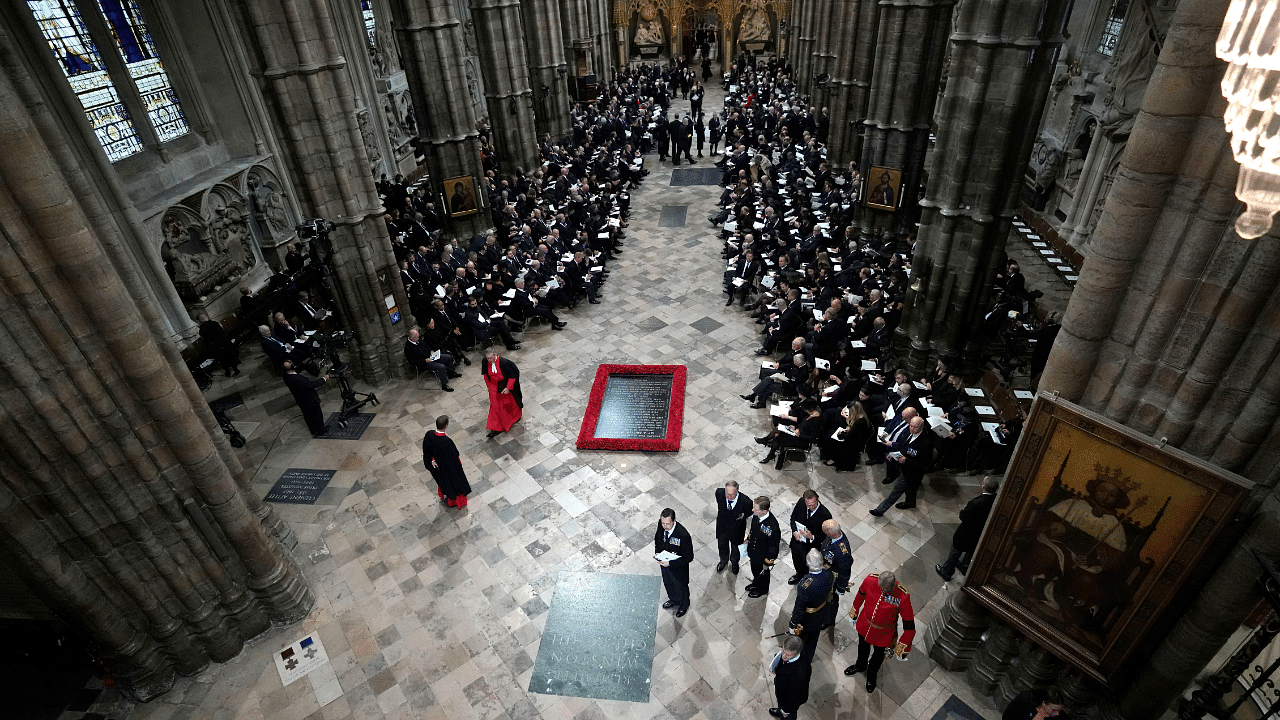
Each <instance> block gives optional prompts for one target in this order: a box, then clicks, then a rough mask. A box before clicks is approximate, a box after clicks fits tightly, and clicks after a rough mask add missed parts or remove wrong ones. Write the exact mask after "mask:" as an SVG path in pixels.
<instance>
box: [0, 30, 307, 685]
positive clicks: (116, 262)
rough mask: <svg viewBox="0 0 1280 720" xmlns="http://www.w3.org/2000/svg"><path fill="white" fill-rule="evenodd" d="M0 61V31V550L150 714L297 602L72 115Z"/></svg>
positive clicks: (291, 618)
mask: <svg viewBox="0 0 1280 720" xmlns="http://www.w3.org/2000/svg"><path fill="white" fill-rule="evenodd" d="M15 47H18V44H17V43H16V41H15V39H14V38H13V37H12V36H10V35H8V33H7V31H6V30H5V28H4V27H3V26H0V423H3V424H4V427H5V428H6V432H5V433H4V434H3V436H2V437H0V548H3V552H4V553H5V555H6V557H8V558H9V560H10V561H11V563H12V565H13V568H14V570H15V571H16V572H18V573H19V574H21V575H22V577H23V578H24V580H25V581H26V582H27V583H28V584H29V585H30V586H31V587H32V589H33V590H34V591H35V592H36V593H38V594H39V595H40V596H41V598H42V599H43V601H44V602H45V603H46V604H47V605H48V606H49V607H50V608H51V609H53V610H54V612H56V613H57V614H58V615H59V616H60V617H62V618H63V619H65V620H66V621H67V622H68V623H70V624H72V625H73V626H75V627H76V629H77V630H78V631H79V632H81V633H83V634H84V635H85V637H87V638H89V639H90V640H92V641H93V642H94V644H95V645H97V647H98V648H99V649H100V651H101V652H102V656H103V659H104V660H105V661H106V662H107V664H108V666H109V667H110V668H111V669H112V671H113V673H115V674H116V675H117V677H118V679H119V680H120V681H121V683H122V685H123V687H124V688H125V690H126V691H128V692H131V693H133V694H135V695H137V696H138V697H139V698H142V699H144V700H146V699H151V698H154V697H155V696H157V695H159V694H160V693H162V692H164V691H165V690H167V689H168V688H169V686H170V685H171V684H172V682H173V678H174V675H175V674H176V673H180V674H192V673H194V672H198V671H199V670H200V669H201V668H203V667H204V666H205V665H207V664H208V663H209V661H211V660H213V661H225V660H227V659H230V658H231V657H233V656H235V655H236V654H237V653H239V651H240V649H241V648H242V647H243V645H244V643H245V641H247V640H249V639H251V638H253V637H254V636H256V635H259V634H261V633H263V632H265V631H267V630H269V629H270V627H271V624H272V622H277V623H292V622H296V621H297V620H300V619H302V618H303V617H305V616H306V615H307V614H308V612H309V611H310V609H311V606H312V604H313V602H314V599H313V597H312V596H311V593H310V590H309V589H308V588H307V586H306V583H305V581H304V580H303V578H302V574H301V572H300V571H299V569H298V568H297V566H296V565H295V564H294V562H293V560H292V558H291V557H290V556H289V554H288V552H287V551H286V550H285V549H284V548H283V546H282V544H281V541H292V538H291V536H279V537H273V536H272V533H271V532H270V530H269V527H270V526H272V525H274V524H275V523H276V519H275V518H274V516H273V514H272V513H271V512H270V508H269V507H267V506H264V505H262V503H261V502H260V501H259V500H258V499H257V498H256V496H255V495H253V494H251V493H250V492H247V488H248V481H249V473H248V472H247V471H246V470H245V469H244V468H243V467H241V465H240V463H239V461H238V460H237V459H236V456H235V454H234V452H233V451H232V450H231V448H230V446H229V445H228V443H227V441H226V439H225V436H223V434H222V432H221V431H220V430H219V429H218V425H217V422H216V421H215V420H214V418H213V415H212V413H211V412H210V410H209V408H208V405H207V404H206V403H205V401H204V399H203V397H202V395H201V393H200V390H199V388H198V387H196V384H195V382H194V380H193V379H192V378H191V374H190V372H188V371H187V369H186V366H185V364H184V363H183V360H182V357H181V355H180V354H179V353H178V351H177V348H176V346H175V345H173V343H172V342H171V341H170V339H169V338H168V337H167V332H166V326H165V323H164V322H163V320H162V319H161V314H160V310H159V307H158V305H157V304H156V302H155V299H154V297H153V296H152V295H151V294H150V293H149V292H148V291H147V290H146V282H145V280H144V279H143V278H142V277H141V276H140V275H139V273H138V270H137V267H136V265H135V264H134V262H133V260H132V258H131V257H130V254H129V251H128V250H127V249H126V245H127V244H129V243H133V242H141V241H144V240H143V239H141V238H131V237H129V233H130V232H132V229H131V227H132V226H131V225H130V224H128V222H127V220H125V221H123V222H122V221H121V218H120V215H119V213H118V212H117V211H116V210H115V209H114V208H113V207H112V202H113V200H112V198H111V197H110V196H109V195H104V194H103V193H102V192H101V191H99V190H98V189H97V186H96V184H95V183H94V182H93V181H92V179H91V177H90V175H91V172H90V171H89V170H88V169H89V168H92V167H93V164H92V161H91V160H89V159H88V158H86V157H84V156H83V153H86V152H97V148H92V149H88V148H85V146H84V144H83V138H82V137H81V136H80V135H79V134H78V131H76V130H72V133H73V135H70V136H69V135H68V134H67V128H68V125H67V124H66V118H67V117H72V116H74V113H77V112H78V111H79V109H78V108H67V107H64V106H62V105H61V104H60V103H59V101H58V100H57V99H56V98H49V97H47V96H42V95H40V94H39V90H38V88H40V87H41V85H40V84H38V83H37V82H36V80H35V77H33V75H32V74H31V72H30V71H29V69H28V68H27V67H26V66H24V65H23V64H22V60H21V59H20V58H19V57H18V54H17V53H15V52H13V51H12V48H15ZM71 127H73V128H74V127H75V126H74V124H73V125H72V126H71ZM89 137H91V135H90V136H89ZM206 529H207V530H206Z"/></svg>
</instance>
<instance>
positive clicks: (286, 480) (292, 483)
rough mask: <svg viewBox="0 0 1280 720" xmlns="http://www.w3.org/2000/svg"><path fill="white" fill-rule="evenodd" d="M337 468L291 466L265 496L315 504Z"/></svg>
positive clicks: (297, 503)
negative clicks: (323, 468) (321, 468)
mask: <svg viewBox="0 0 1280 720" xmlns="http://www.w3.org/2000/svg"><path fill="white" fill-rule="evenodd" d="M335 472H337V471H336V470H307V469H306V468H289V469H288V470H285V471H284V473H283V474H282V475H281V476H280V479H279V480H277V481H276V484H275V485H273V486H271V491H270V492H268V493H267V496H266V497H265V498H263V500H266V501H268V502H281V503H293V504H295V505H314V504H315V502H316V498H318V497H320V493H321V492H323V491H324V489H325V487H326V486H327V485H328V484H329V481H330V480H332V479H333V475H334V473H335Z"/></svg>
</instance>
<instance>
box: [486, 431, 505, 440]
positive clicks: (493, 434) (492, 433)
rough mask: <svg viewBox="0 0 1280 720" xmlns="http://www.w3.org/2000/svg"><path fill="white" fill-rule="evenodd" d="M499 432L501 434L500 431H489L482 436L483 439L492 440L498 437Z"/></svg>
mask: <svg viewBox="0 0 1280 720" xmlns="http://www.w3.org/2000/svg"><path fill="white" fill-rule="evenodd" d="M500 432H502V431H501V430H490V431H489V432H487V433H485V434H484V436H485V437H487V438H489V439H493V438H496V437H498V433H500Z"/></svg>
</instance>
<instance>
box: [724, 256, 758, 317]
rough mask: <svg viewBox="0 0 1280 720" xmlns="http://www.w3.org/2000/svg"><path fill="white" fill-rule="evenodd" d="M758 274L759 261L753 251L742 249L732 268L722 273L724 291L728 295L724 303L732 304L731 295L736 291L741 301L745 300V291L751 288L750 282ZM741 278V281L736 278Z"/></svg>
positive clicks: (727, 305) (726, 304)
mask: <svg viewBox="0 0 1280 720" xmlns="http://www.w3.org/2000/svg"><path fill="white" fill-rule="evenodd" d="M759 274H760V261H759V260H757V259H756V256H755V253H754V252H752V251H751V250H750V249H746V250H743V251H742V255H739V256H738V258H737V262H735V263H734V264H733V269H732V270H727V271H725V274H724V291H725V293H727V294H728V295H729V302H726V303H725V304H724V306H725V307H729V306H730V305H732V304H733V296H734V294H735V293H736V294H737V295H739V296H740V301H741V302H742V303H744V304H745V303H746V302H747V292H748V291H749V290H750V289H751V283H752V282H753V281H754V280H755V278H756V275H759ZM739 279H741V282H738V280H739Z"/></svg>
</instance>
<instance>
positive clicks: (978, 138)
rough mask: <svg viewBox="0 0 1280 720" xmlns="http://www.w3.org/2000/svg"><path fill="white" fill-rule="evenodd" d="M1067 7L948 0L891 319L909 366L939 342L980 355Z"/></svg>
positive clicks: (920, 364) (918, 368) (1029, 1)
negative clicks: (914, 213) (923, 167)
mask: <svg viewBox="0 0 1280 720" xmlns="http://www.w3.org/2000/svg"><path fill="white" fill-rule="evenodd" d="M1067 7H1069V4H1068V3H1066V2H1064V0H1051V1H1050V2H1048V3H1047V4H1045V3H1041V2H1039V1H1038V0H962V1H961V2H960V4H959V5H957V6H956V24H955V25H956V31H955V34H954V35H952V37H951V60H950V72H949V75H948V77H947V83H946V90H945V91H944V93H943V95H942V98H941V100H940V105H939V107H938V111H937V125H938V128H939V130H938V142H937V145H936V147H935V149H934V153H933V159H932V165H931V167H930V169H929V186H928V191H927V195H926V197H925V199H924V200H922V201H921V202H920V206H921V208H922V210H923V214H922V217H921V221H920V222H921V227H920V234H919V236H918V242H917V244H916V249H915V262H914V263H913V264H912V278H911V279H912V289H911V290H910V291H909V292H908V294H907V300H906V311H905V312H904V319H903V323H902V325H901V327H899V329H898V335H899V339H900V340H903V339H905V340H908V341H909V343H910V347H909V349H908V352H906V353H903V355H902V356H903V357H904V358H905V359H906V360H907V365H908V367H909V369H910V370H911V372H924V370H925V368H926V366H927V365H928V363H929V362H931V358H932V357H933V356H935V355H936V354H937V353H939V352H942V351H944V350H956V351H959V350H963V351H964V352H965V357H966V359H967V361H968V362H970V363H972V362H974V361H976V359H977V357H978V355H979V352H980V345H981V339H980V338H977V337H975V336H974V331H975V330H976V329H977V328H978V327H979V325H980V324H981V322H982V313H983V311H984V310H985V309H986V307H987V304H988V294H989V288H990V287H991V282H992V280H993V279H994V278H995V274H996V272H997V271H998V270H999V269H1000V268H999V265H1000V262H1001V256H1002V253H1003V251H1004V243H1005V238H1006V236H1007V235H1008V233H1009V228H1010V225H1011V221H1012V218H1013V214H1014V212H1015V210H1016V209H1017V205H1018V192H1019V189H1020V188H1021V186H1022V175H1023V172H1024V170H1025V168H1026V164H1027V158H1028V157H1029V155H1030V154H1031V146H1032V143H1033V141H1034V140H1035V130H1036V128H1037V127H1039V125H1040V114H1041V112H1042V110H1043V108H1044V104H1045V98H1046V97H1047V95H1048V91H1049V81H1050V79H1051V77H1052V72H1053V67H1054V63H1055V62H1056V59H1057V49H1058V48H1059V47H1060V46H1061V44H1062V41H1063V37H1062V27H1063V22H1064V16H1065V15H1066V12H1067ZM882 14H883V11H882ZM884 23H885V20H884V19H883V17H882V19H881V24H882V25H883V24H884ZM877 72H879V70H878V69H877ZM979 130H981V132H979ZM864 164H865V161H864Z"/></svg>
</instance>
